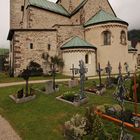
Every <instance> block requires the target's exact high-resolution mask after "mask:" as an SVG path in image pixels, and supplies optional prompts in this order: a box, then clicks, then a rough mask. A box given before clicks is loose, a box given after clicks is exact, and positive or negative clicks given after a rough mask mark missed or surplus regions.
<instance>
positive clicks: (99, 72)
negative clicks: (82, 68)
mask: <svg viewBox="0 0 140 140" xmlns="http://www.w3.org/2000/svg"><path fill="white" fill-rule="evenodd" d="M96 71H97V73H98V75H99V81H100V86H101V85H102V79H101V72H102V71H103V69H101V67H100V63H98V68H97V70H96Z"/></svg>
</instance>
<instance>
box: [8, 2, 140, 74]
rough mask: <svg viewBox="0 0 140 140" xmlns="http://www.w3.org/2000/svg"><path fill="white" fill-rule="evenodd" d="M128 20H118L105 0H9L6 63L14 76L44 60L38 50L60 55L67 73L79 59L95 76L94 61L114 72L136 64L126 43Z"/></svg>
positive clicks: (69, 72) (134, 51)
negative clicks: (7, 55)
mask: <svg viewBox="0 0 140 140" xmlns="http://www.w3.org/2000/svg"><path fill="white" fill-rule="evenodd" d="M128 16H129V15H128ZM127 31H128V23H127V22H126V21H123V20H121V19H120V18H118V17H117V16H116V14H115V12H114V10H113V9H112V7H111V5H110V3H109V2H108V0H57V2H56V3H53V2H50V1H48V0H10V31H9V35H8V40H10V66H11V70H12V72H13V73H14V75H15V76H17V75H18V74H19V73H20V72H21V71H22V70H23V69H25V68H26V67H27V65H28V64H29V63H30V61H34V62H37V63H39V64H40V65H41V66H42V68H43V69H45V68H46V66H45V65H46V63H45V62H44V60H43V59H42V54H43V53H44V52H45V53H48V54H49V56H54V55H58V56H59V57H61V58H63V60H64V63H65V66H64V68H63V74H65V75H71V71H70V68H71V67H72V64H74V66H75V67H76V68H79V66H78V65H79V60H81V59H82V60H83V61H84V62H85V65H86V67H87V68H88V73H87V76H93V75H96V68H97V64H98V63H99V62H100V65H101V68H105V67H106V65H107V63H108V61H109V62H110V64H111V66H112V72H113V73H118V65H119V62H121V64H122V71H123V72H124V71H125V68H124V63H128V65H129V69H130V71H133V70H134V68H135V65H136V64H137V63H136V57H137V53H136V50H135V49H132V48H131V46H129V44H128V39H127Z"/></svg>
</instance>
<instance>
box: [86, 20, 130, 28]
mask: <svg viewBox="0 0 140 140" xmlns="http://www.w3.org/2000/svg"><path fill="white" fill-rule="evenodd" d="M106 23H121V24H125V25H127V26H128V25H129V24H128V23H127V22H125V21H117V20H116V21H111V20H110V21H103V22H98V23H93V24H89V25H84V27H89V26H94V25H99V24H106Z"/></svg>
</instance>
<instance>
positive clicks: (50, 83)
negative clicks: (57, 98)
mask: <svg viewBox="0 0 140 140" xmlns="http://www.w3.org/2000/svg"><path fill="white" fill-rule="evenodd" d="M45 92H46V93H47V94H51V93H53V92H54V89H53V81H48V82H46V86H45Z"/></svg>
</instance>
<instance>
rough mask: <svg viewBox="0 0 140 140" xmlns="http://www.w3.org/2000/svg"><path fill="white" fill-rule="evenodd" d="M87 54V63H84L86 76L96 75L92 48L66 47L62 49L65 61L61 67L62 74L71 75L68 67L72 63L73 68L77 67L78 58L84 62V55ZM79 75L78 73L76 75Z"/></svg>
mask: <svg viewBox="0 0 140 140" xmlns="http://www.w3.org/2000/svg"><path fill="white" fill-rule="evenodd" d="M86 54H88V56H89V63H88V64H85V66H86V68H88V72H87V73H86V76H93V75H96V70H95V68H96V64H95V62H96V57H95V50H94V49H78V50H76V49H70V50H69V49H67V50H63V60H64V63H65V67H64V69H63V74H64V75H69V76H71V75H72V72H71V71H70V68H71V67H72V64H74V67H75V68H79V60H83V61H84V63H85V55H86ZM77 76H79V75H77Z"/></svg>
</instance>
